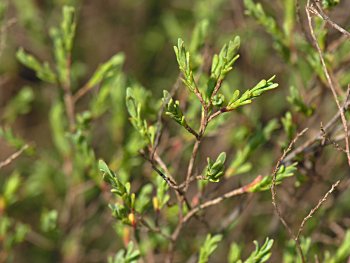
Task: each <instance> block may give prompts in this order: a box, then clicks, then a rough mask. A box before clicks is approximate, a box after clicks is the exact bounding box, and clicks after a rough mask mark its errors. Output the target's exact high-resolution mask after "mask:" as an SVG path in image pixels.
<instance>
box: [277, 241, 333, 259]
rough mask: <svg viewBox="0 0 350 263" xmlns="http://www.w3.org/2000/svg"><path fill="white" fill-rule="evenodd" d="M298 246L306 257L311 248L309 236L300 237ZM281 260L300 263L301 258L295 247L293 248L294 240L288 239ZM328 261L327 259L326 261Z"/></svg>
mask: <svg viewBox="0 0 350 263" xmlns="http://www.w3.org/2000/svg"><path fill="white" fill-rule="evenodd" d="M300 247H301V250H302V251H303V254H304V256H305V257H306V258H307V256H308V254H309V252H310V248H311V238H304V237H301V238H300ZM283 262H286V263H301V262H302V260H301V258H300V257H299V256H298V254H297V251H296V248H295V241H294V240H289V241H288V243H287V245H286V246H285V251H284V254H283ZM326 262H328V261H326Z"/></svg>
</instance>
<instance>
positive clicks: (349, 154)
mask: <svg viewBox="0 0 350 263" xmlns="http://www.w3.org/2000/svg"><path fill="white" fill-rule="evenodd" d="M305 10H306V15H307V19H308V24H309V29H310V33H311V37H312V39H313V44H314V46H315V47H316V50H317V52H318V55H319V57H320V60H321V64H322V69H323V72H324V74H325V76H326V79H327V82H328V85H329V88H330V89H331V91H332V94H333V97H334V101H335V103H336V104H337V107H338V110H339V112H340V118H341V121H342V124H343V128H344V133H345V148H346V155H347V159H348V165H349V166H350V148H349V133H348V127H347V123H346V118H345V115H344V112H343V110H342V107H341V106H340V103H339V100H338V94H337V92H336V90H335V87H334V84H333V81H332V79H331V77H330V74H329V72H328V69H327V66H326V63H325V61H324V58H323V54H322V50H321V48H320V46H319V44H318V42H317V38H316V35H315V32H314V29H313V26H312V19H311V13H314V12H315V8H314V7H313V5H312V4H310V0H308V2H307V5H306V7H305Z"/></svg>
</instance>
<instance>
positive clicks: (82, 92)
mask: <svg viewBox="0 0 350 263" xmlns="http://www.w3.org/2000/svg"><path fill="white" fill-rule="evenodd" d="M92 88H93V87H91V86H90V85H88V83H86V84H85V85H84V86H83V87H81V88H80V89H79V90H78V91H77V92H76V93H75V94H74V95H73V101H74V103H77V101H78V100H79V99H80V98H81V97H83V96H84V95H85V94H86V93H88V92H89V91H90V90H91V89H92Z"/></svg>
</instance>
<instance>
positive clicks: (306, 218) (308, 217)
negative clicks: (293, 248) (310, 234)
mask: <svg viewBox="0 0 350 263" xmlns="http://www.w3.org/2000/svg"><path fill="white" fill-rule="evenodd" d="M339 183H340V180H339V181H337V182H336V183H335V184H333V185H332V188H331V189H330V190H329V191H328V192H327V193H326V194H325V195H324V196H323V198H322V199H320V200H319V201H318V204H317V205H316V206H315V207H314V208H313V209H311V211H310V213H309V214H308V215H307V216H306V217H305V218H304V219H303V221H302V222H301V224H300V227H299V230H298V234H297V235H296V237H295V240H296V241H297V240H299V237H300V234H301V231H303V228H304V226H305V223H306V221H307V220H309V219H310V218H311V217H312V216H313V214H314V213H316V211H317V210H318V209H319V208H320V207H321V205H322V204H323V203H324V202H325V201H326V200H327V197H328V196H329V195H330V194H331V193H332V192H333V191H334V189H335V188H336V187H337V186H338V185H339Z"/></svg>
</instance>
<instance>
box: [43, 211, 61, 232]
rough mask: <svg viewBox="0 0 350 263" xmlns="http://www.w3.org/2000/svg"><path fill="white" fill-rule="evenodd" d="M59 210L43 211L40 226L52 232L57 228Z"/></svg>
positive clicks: (45, 230)
mask: <svg viewBox="0 0 350 263" xmlns="http://www.w3.org/2000/svg"><path fill="white" fill-rule="evenodd" d="M57 219H58V212H57V210H50V211H47V210H45V211H43V213H42V214H41V217H40V227H41V229H42V230H43V231H44V232H50V231H53V230H55V229H56V228H57Z"/></svg>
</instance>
